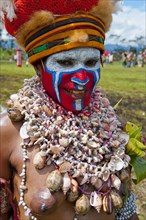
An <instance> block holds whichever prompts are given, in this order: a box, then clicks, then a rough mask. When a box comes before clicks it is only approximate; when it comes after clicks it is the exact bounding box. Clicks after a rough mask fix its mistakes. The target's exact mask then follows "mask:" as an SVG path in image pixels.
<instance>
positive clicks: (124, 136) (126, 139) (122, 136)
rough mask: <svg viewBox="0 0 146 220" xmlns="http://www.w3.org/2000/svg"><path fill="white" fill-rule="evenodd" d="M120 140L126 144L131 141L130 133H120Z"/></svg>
mask: <svg viewBox="0 0 146 220" xmlns="http://www.w3.org/2000/svg"><path fill="white" fill-rule="evenodd" d="M119 141H120V142H123V143H124V144H125V145H126V144H128V142H129V135H128V134H127V133H126V132H121V133H119Z"/></svg>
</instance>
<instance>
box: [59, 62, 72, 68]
mask: <svg viewBox="0 0 146 220" xmlns="http://www.w3.org/2000/svg"><path fill="white" fill-rule="evenodd" d="M57 63H58V64H59V65H61V66H64V67H68V66H73V61H72V60H57Z"/></svg>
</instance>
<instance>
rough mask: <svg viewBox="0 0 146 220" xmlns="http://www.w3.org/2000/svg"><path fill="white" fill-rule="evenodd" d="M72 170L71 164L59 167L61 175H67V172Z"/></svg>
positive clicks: (67, 163)
mask: <svg viewBox="0 0 146 220" xmlns="http://www.w3.org/2000/svg"><path fill="white" fill-rule="evenodd" d="M70 169H71V163H70V162H64V163H62V164H61V165H60V167H59V171H60V173H66V172H68V171H70Z"/></svg>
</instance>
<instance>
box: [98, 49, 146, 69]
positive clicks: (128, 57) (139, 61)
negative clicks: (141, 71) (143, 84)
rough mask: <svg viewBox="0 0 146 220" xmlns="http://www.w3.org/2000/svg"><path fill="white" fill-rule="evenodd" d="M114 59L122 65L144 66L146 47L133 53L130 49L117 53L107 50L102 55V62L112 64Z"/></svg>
mask: <svg viewBox="0 0 146 220" xmlns="http://www.w3.org/2000/svg"><path fill="white" fill-rule="evenodd" d="M114 61H120V63H122V65H123V66H124V67H128V68H130V67H135V66H138V67H144V65H145V64H146V49H145V50H143V51H140V52H139V53H134V52H132V51H125V52H123V53H119V54H117V53H116V54H115V53H114V54H113V53H110V52H108V51H105V53H104V54H103V55H102V63H103V65H104V64H113V62H114Z"/></svg>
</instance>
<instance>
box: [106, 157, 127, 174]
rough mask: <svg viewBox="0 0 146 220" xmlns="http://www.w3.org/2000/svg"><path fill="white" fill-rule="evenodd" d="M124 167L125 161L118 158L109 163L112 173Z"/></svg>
mask: <svg viewBox="0 0 146 220" xmlns="http://www.w3.org/2000/svg"><path fill="white" fill-rule="evenodd" d="M123 167H124V161H123V160H122V159H121V158H120V157H118V156H112V157H111V160H110V162H109V163H108V168H109V169H110V170H111V171H115V170H117V171H119V170H121V169H122V168H123Z"/></svg>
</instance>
